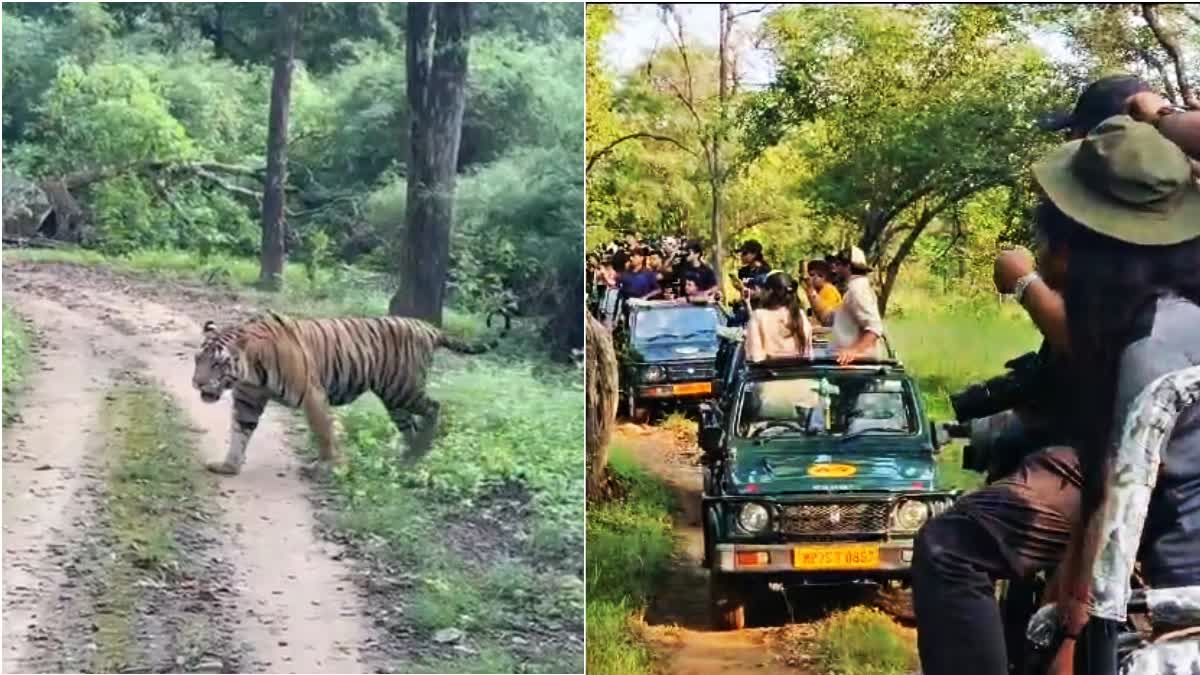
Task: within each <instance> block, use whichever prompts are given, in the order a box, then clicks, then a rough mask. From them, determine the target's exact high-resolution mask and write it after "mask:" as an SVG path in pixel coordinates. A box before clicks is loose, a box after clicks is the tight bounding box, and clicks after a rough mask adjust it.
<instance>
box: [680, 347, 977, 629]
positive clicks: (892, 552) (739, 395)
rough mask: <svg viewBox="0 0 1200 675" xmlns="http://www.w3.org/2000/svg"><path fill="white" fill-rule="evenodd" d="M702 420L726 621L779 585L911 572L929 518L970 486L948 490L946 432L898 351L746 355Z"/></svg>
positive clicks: (713, 595)
mask: <svg viewBox="0 0 1200 675" xmlns="http://www.w3.org/2000/svg"><path fill="white" fill-rule="evenodd" d="M699 424H700V445H701V448H702V449H703V450H704V458H703V460H702V461H703V463H704V464H705V477H704V492H703V495H702V497H701V500H702V504H701V508H702V513H703V523H704V565H705V567H707V568H708V570H709V594H710V604H711V609H712V614H713V623H714V625H715V627H716V628H717V629H736V628H741V627H743V626H745V624H746V617H747V613H748V612H752V611H753V606H752V605H753V603H754V599H755V597H756V596H757V595H760V594H761V592H762V591H765V590H767V588H768V587H770V588H772V589H773V590H776V591H779V590H786V588H787V587H795V586H804V585H830V584H835V585H836V584H857V583H863V582H867V583H882V582H887V581H901V582H903V581H906V580H907V577H908V573H909V569H910V566H911V563H912V551H913V537H914V536H915V534H916V532H917V530H918V529H919V528H920V527H921V525H922V524H924V523H925V521H926V520H928V519H929V518H931V517H933V516H934V515H937V514H940V513H942V512H943V511H945V510H946V509H947V508H949V507H950V505H951V504H952V503H953V501H954V499H955V497H956V496H957V493H956V492H951V491H945V490H939V489H938V488H937V485H936V472H935V470H934V455H935V454H936V453H937V452H938V450H939V448H940V447H941V445H942V444H943V443H944V442H945V440H946V438H945V437H944V435H943V433H944V432H942V431H941V430H940V429H938V427H936V426H935V425H934V423H933V422H931V421H930V420H928V419H926V417H925V414H924V411H923V409H922V405H921V396H920V393H919V391H918V390H917V385H916V383H915V382H914V381H913V379H912V377H911V376H910V375H909V374H907V373H906V372H905V370H904V367H903V366H902V365H901V364H900V363H899V362H898V361H896V360H895V359H894V358H889V359H887V360H880V361H872V362H869V363H856V364H854V365H851V366H838V365H837V364H836V362H835V361H834V360H833V358H832V354H825V355H821V356H818V357H815V358H812V359H790V360H776V361H767V362H763V363H757V364H745V365H740V367H738V368H737V369H736V372H735V373H734V374H733V375H732V376H731V377H730V379H729V385H728V386H727V387H725V388H724V390H723V391H722V393H721V400H720V402H716V401H710V402H707V403H705V404H703V405H702V407H701V418H700V423H699Z"/></svg>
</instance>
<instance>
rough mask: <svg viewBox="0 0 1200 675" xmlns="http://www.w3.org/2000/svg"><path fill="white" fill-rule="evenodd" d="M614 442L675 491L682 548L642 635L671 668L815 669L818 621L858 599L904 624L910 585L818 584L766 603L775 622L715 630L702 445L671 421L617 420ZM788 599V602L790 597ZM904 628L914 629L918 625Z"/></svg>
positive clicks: (739, 672) (764, 674) (674, 671)
mask: <svg viewBox="0 0 1200 675" xmlns="http://www.w3.org/2000/svg"><path fill="white" fill-rule="evenodd" d="M613 444H614V445H620V446H621V447H623V448H625V449H626V450H628V451H629V452H630V453H631V455H632V456H633V458H634V459H635V460H636V461H637V462H638V463H639V464H641V465H642V467H643V468H645V469H646V470H647V471H649V472H650V473H652V474H654V475H655V476H657V477H658V478H660V479H661V480H662V481H663V483H665V484H666V486H667V487H668V488H669V489H670V490H671V493H672V494H673V495H674V496H675V502H676V508H675V510H674V511H673V513H672V521H673V522H672V528H673V530H674V533H675V536H676V550H675V555H674V558H673V559H672V566H671V569H670V570H669V571H668V572H667V577H666V578H665V579H664V580H663V583H662V585H661V587H660V588H659V589H658V593H656V594H655V596H654V597H653V598H652V599H651V601H650V604H649V606H648V607H647V608H646V614H645V617H644V626H643V630H642V632H643V635H645V637H646V638H647V639H648V640H649V641H650V642H651V643H652V644H653V645H655V646H656V647H657V649H658V650H659V652H660V656H661V659H660V665H661V667H662V669H663V670H664V672H666V673H669V674H670V675H718V674H725V673H730V674H732V675H751V674H754V673H758V674H761V675H783V674H784V673H788V674H790V675H812V674H815V673H818V672H820V669H819V668H818V667H817V665H816V664H815V657H814V655H813V643H814V641H815V640H816V638H817V632H818V627H819V622H820V621H821V619H823V618H825V617H826V616H828V615H829V614H830V613H832V612H834V611H836V610H845V609H849V608H850V607H853V606H856V605H867V606H873V607H875V608H877V609H880V610H882V611H884V612H885V613H887V614H889V615H891V616H892V617H893V619H896V620H897V621H899V622H900V623H901V624H902V625H903V624H904V623H906V622H908V621H910V620H911V618H912V605H911V598H910V597H909V594H908V593H907V592H899V591H893V590H891V589H867V588H840V587H827V588H821V587H817V588H813V589H808V590H805V591H804V592H803V593H802V594H800V596H799V597H798V596H797V592H796V591H792V592H791V593H789V599H788V602H785V601H784V599H783V598H782V597H780V598H778V599H777V601H774V602H770V603H765V606H760V607H759V608H758V611H757V612H756V614H758V615H759V616H760V617H762V618H765V619H766V623H769V624H772V625H771V626H770V627H750V628H745V629H742V630H731V631H715V630H713V629H712V623H711V619H710V616H709V605H708V570H706V569H705V568H704V567H703V566H702V561H703V559H704V532H703V524H702V522H703V521H702V514H701V510H700V496H701V494H702V492H703V486H704V478H703V472H702V470H701V468H700V466H699V461H698V460H699V449H698V448H696V447H694V441H693V440H691V439H688V440H683V439H681V437H680V436H678V435H676V434H675V433H672V432H670V431H668V430H666V429H662V428H657V427H652V426H642V425H636V424H628V423H626V424H621V425H620V426H618V427H617V429H616V431H615V433H614V438H613ZM789 603H790V604H789ZM901 630H903V631H905V632H907V633H909V634H915V633H913V629H912V628H908V627H902V628H901Z"/></svg>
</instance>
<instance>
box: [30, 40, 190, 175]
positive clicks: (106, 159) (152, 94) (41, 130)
mask: <svg viewBox="0 0 1200 675" xmlns="http://www.w3.org/2000/svg"><path fill="white" fill-rule="evenodd" d="M37 112H38V114H39V117H38V120H37V122H36V123H35V124H34V128H35V131H34V135H35V137H36V138H37V139H38V140H39V141H40V142H39V148H40V151H41V152H40V153H39V157H40V159H41V160H42V161H41V162H40V163H39V164H38V165H37V166H34V167H31V168H32V169H33V170H34V171H35V172H36V173H39V174H40V173H59V174H63V173H68V172H69V171H71V170H73V169H75V168H77V167H80V166H93V167H95V166H119V165H124V164H132V163H134V162H138V161H144V160H148V159H160V160H163V161H179V160H187V159H192V158H194V157H195V156H196V146H195V144H194V142H193V141H192V140H191V139H190V138H189V137H188V135H187V131H186V130H185V129H184V127H183V125H182V124H180V123H179V121H178V120H176V119H175V118H174V117H173V116H172V115H171V112H170V106H169V103H168V101H167V99H166V97H165V96H164V92H163V90H162V87H161V85H160V84H158V83H156V82H154V81H153V80H151V78H150V77H149V76H148V74H147V73H146V72H145V71H144V70H142V69H141V68H140V67H138V66H135V65H132V64H124V63H119V64H118V63H114V64H108V63H100V64H96V65H93V66H90V67H83V66H80V65H78V64H77V63H75V62H73V61H71V60H66V61H64V62H63V63H62V65H61V66H60V67H59V69H58V73H57V75H56V76H55V78H54V80H53V81H52V83H51V85H50V88H49V90H47V92H46V93H45V95H44V96H43V98H42V102H41V104H40V105H39V106H38V108H37Z"/></svg>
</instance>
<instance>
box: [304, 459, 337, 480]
mask: <svg viewBox="0 0 1200 675" xmlns="http://www.w3.org/2000/svg"><path fill="white" fill-rule="evenodd" d="M334 464H335V462H333V461H331V460H328V459H318V460H314V461H311V462H309V463H308V464H304V465H303V466H301V467H300V475H301V476H304V477H305V478H310V479H314V480H315V479H324V478H329V477H330V476H332V475H333V467H334Z"/></svg>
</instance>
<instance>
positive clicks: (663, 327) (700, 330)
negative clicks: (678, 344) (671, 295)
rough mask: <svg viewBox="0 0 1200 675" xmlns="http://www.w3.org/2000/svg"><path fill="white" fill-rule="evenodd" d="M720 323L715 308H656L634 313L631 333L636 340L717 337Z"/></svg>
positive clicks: (719, 317)
mask: <svg viewBox="0 0 1200 675" xmlns="http://www.w3.org/2000/svg"><path fill="white" fill-rule="evenodd" d="M720 324H721V315H720V313H719V312H718V311H717V309H716V308H714V307H697V306H695V305H681V306H679V307H655V308H654V309H644V310H641V311H639V312H637V313H636V314H634V317H633V326H632V329H633V333H632V335H633V339H634V340H635V341H637V342H656V341H666V340H695V339H704V338H711V337H713V336H715V335H716V333H717V326H719V325H720Z"/></svg>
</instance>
